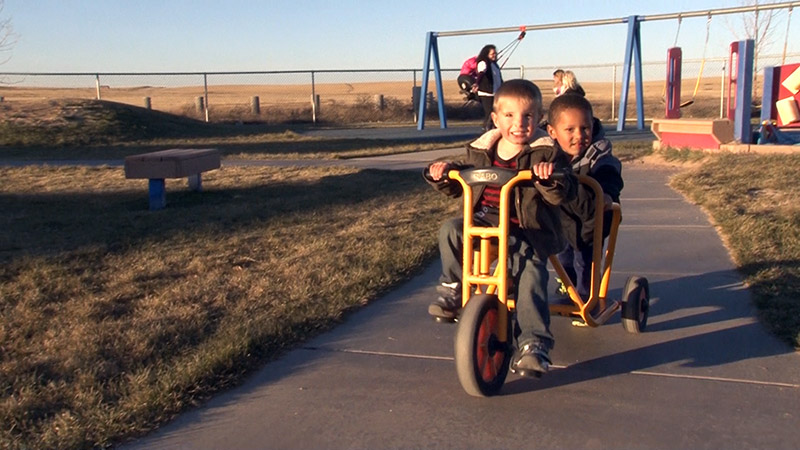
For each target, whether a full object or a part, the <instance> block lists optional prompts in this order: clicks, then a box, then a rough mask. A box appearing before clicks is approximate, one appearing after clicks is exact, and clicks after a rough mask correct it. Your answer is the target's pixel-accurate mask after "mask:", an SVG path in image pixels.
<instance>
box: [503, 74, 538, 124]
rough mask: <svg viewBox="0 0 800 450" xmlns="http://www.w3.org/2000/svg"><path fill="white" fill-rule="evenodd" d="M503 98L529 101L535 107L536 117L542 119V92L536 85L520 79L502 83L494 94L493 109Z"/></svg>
mask: <svg viewBox="0 0 800 450" xmlns="http://www.w3.org/2000/svg"><path fill="white" fill-rule="evenodd" d="M504 98H513V99H515V100H525V101H529V102H531V103H532V104H533V105H535V110H536V113H537V114H538V116H539V117H542V113H543V110H542V91H541V90H539V86H536V83H534V82H532V81H529V80H524V79H522V78H518V79H515V80H508V81H506V82H504V83H503V84H501V85H500V87H499V88H497V92H495V93H494V105H493V108H497V104H498V102H499V101H500V100H502V99H504Z"/></svg>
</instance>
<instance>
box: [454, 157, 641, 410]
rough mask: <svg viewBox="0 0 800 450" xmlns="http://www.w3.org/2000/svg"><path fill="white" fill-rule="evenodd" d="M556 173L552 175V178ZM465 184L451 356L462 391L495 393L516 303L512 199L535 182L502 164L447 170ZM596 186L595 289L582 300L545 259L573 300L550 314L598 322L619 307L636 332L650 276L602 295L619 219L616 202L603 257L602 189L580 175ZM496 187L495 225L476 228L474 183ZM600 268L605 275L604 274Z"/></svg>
mask: <svg viewBox="0 0 800 450" xmlns="http://www.w3.org/2000/svg"><path fill="white" fill-rule="evenodd" d="M555 175H556V174H554V176H555ZM447 176H448V178H450V180H455V181H457V182H458V183H460V184H461V186H462V188H463V200H464V230H463V247H464V248H463V276H462V282H461V284H462V304H463V305H464V308H463V310H462V313H461V317H460V319H459V321H458V329H457V330H456V336H455V342H454V344H455V362H456V372H457V374H458V379H459V381H460V383H461V386H462V387H463V388H464V390H465V391H466V392H467V393H468V394H470V395H472V396H476V397H485V396H491V395H494V394H496V393H498V392H499V391H500V389H501V388H502V386H503V383H504V382H505V379H506V376H507V375H508V370H509V364H510V362H511V355H512V354H513V352H514V346H515V344H514V335H513V323H514V314H515V304H514V300H513V299H512V298H509V292H513V289H511V286H510V281H509V274H508V270H509V268H508V253H507V250H508V249H507V247H508V227H509V199H510V198H511V193H512V190H513V189H514V187H515V186H518V185H520V184H521V183H525V182H530V181H532V180H535V179H536V178H535V175H533V172H532V171H531V170H521V171H516V170H509V169H501V168H486V169H474V168H473V169H464V170H461V171H458V170H451V171H449V172H448V173H447ZM579 180H580V182H582V183H586V184H588V185H589V186H591V188H592V189H593V190H594V191H595V198H596V199H597V204H596V206H595V211H596V212H597V213H596V214H597V215H596V217H595V233H594V235H595V242H594V251H595V253H594V255H593V263H592V287H591V294H590V297H589V298H588V299H582V298H580V295H579V294H578V293H577V291H576V289H575V287H574V286H573V285H572V284H571V283H570V282H569V277H568V276H567V274H566V272H565V271H564V268H563V267H562V266H561V264H560V263H559V261H558V258H557V257H555V256H552V257H551V258H550V263H551V264H552V265H553V267H554V268H555V270H556V272H557V273H558V274H559V276H560V277H561V280H563V281H564V283H565V284H566V286H567V290H568V292H569V295H570V299H571V300H572V301H573V305H569V306H567V305H556V304H553V305H551V306H550V310H551V312H552V313H554V314H560V315H568V316H576V317H578V318H579V319H580V321H575V322H573V323H576V324H581V325H586V326H590V327H596V326H599V325H601V324H603V323H605V322H606V321H607V320H608V319H609V318H610V317H611V316H613V315H614V313H615V312H617V311H619V310H622V324H623V326H624V327H625V329H626V330H628V331H629V332H631V333H639V332H640V331H642V330H644V328H645V326H646V324H647V316H648V312H649V305H650V291H649V289H650V288H649V285H648V282H647V279H645V278H640V277H635V276H634V277H630V278H629V279H628V281H627V283H626V284H625V289H624V291H623V296H622V301H615V300H607V299H606V294H607V291H608V285H609V279H610V276H611V264H612V261H613V256H614V250H615V246H616V239H617V231H618V230H619V223H620V218H621V209H620V206H619V204H617V203H614V204H613V205H612V210H613V216H612V217H613V219H612V223H611V232H610V235H609V237H608V247H607V250H606V253H605V261H603V259H602V258H601V254H602V248H603V245H602V230H603V210H604V208H603V207H604V204H603V195H602V189H601V188H600V185H599V184H598V183H597V182H596V181H595V180H593V179H591V178H589V177H584V176H581V177H579ZM483 184H498V185H501V190H500V221H499V225H498V226H497V227H482V226H475V225H474V223H473V220H472V217H473V210H472V204H473V201H472V200H473V198H472V189H471V187H472V186H478V185H483ZM601 273H602V276H601Z"/></svg>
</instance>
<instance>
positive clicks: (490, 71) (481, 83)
mask: <svg viewBox="0 0 800 450" xmlns="http://www.w3.org/2000/svg"><path fill="white" fill-rule="evenodd" d="M481 61H482V62H483V63H485V64H486V70H484V71H483V72H479V73H478V80H477V81H476V82H477V83H478V91H480V92H485V93H488V94H494V91H495V78H497V84H500V83H502V82H503V75H502V74H501V71H500V66H498V65H497V63H496V62H495V61H492V60H491V59H488V58H487V59H484V60H481ZM481 61H479V62H481Z"/></svg>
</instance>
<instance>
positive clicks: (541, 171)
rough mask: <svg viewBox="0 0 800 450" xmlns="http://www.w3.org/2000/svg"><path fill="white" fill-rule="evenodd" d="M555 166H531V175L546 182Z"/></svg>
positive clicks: (546, 163)
mask: <svg viewBox="0 0 800 450" xmlns="http://www.w3.org/2000/svg"><path fill="white" fill-rule="evenodd" d="M554 168H555V165H553V163H551V162H540V163H536V164H534V165H533V168H532V169H533V174H534V175H536V177H537V178H539V179H540V180H546V179H548V178H550V175H552V174H553V169H554Z"/></svg>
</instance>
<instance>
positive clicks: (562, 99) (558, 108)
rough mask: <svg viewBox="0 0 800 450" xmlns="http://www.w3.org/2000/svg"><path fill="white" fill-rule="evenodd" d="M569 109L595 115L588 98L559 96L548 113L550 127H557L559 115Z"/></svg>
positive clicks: (571, 95) (572, 95) (568, 95)
mask: <svg viewBox="0 0 800 450" xmlns="http://www.w3.org/2000/svg"><path fill="white" fill-rule="evenodd" d="M495 95H497V94H495ZM567 109H577V110H580V111H581V112H584V113H586V114H588V115H589V116H590V117H591V116H593V115H594V113H593V112H592V104H591V103H589V100H586V97H584V96H582V95H578V94H564V95H559V96H558V97H556V98H555V99H553V102H552V103H550V109H549V110H548V111H547V122H548V123H549V124H550V125H555V124H556V120H557V119H558V115H559V114H561V112H562V111H565V110H567Z"/></svg>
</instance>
